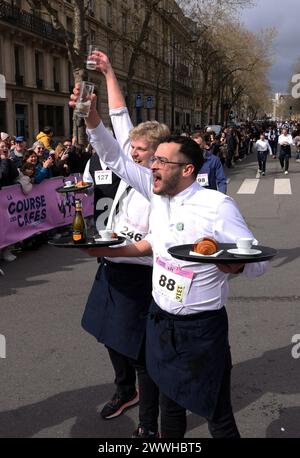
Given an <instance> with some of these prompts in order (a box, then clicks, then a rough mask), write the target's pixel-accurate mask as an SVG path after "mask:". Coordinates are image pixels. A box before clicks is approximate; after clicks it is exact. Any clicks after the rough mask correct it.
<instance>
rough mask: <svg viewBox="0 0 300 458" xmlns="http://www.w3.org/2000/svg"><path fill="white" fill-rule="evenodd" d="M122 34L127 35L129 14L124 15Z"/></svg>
mask: <svg viewBox="0 0 300 458" xmlns="http://www.w3.org/2000/svg"><path fill="white" fill-rule="evenodd" d="M122 33H123V35H126V34H127V13H125V12H123V13H122Z"/></svg>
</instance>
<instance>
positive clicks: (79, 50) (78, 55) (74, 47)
mask: <svg viewBox="0 0 300 458" xmlns="http://www.w3.org/2000/svg"><path fill="white" fill-rule="evenodd" d="M27 2H28V4H29V5H30V7H31V8H32V9H35V10H39V11H43V12H46V13H47V14H48V15H49V18H50V20H51V23H52V26H53V28H54V30H56V31H58V32H60V34H61V36H63V39H64V44H65V45H66V48H67V52H68V58H69V61H70V63H71V67H72V72H73V76H74V81H75V83H77V82H80V81H82V80H83V79H86V77H87V72H86V69H85V56H86V38H87V31H86V28H85V17H86V13H87V7H88V5H87V2H86V1H85V0H73V1H72V3H73V7H74V16H73V19H74V23H73V33H70V32H68V31H67V29H66V27H65V26H64V25H63V24H62V22H61V21H60V19H59V15H58V11H57V10H56V9H55V8H53V6H52V4H51V2H50V1H49V0H27ZM57 3H58V5H59V7H60V11H61V12H63V13H64V12H65V11H64V10H65V4H64V3H65V2H64V1H58V2H57ZM73 133H74V135H75V134H76V137H77V141H78V142H79V143H82V144H84V143H85V142H86V135H85V128H84V125H83V122H82V120H78V121H77V122H76V118H75V117H74V118H73Z"/></svg>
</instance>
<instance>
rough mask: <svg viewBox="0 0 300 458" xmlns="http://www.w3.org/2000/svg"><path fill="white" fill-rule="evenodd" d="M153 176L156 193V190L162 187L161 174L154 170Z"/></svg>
mask: <svg viewBox="0 0 300 458" xmlns="http://www.w3.org/2000/svg"><path fill="white" fill-rule="evenodd" d="M152 176H153V191H154V192H155V190H156V189H158V188H159V187H160V185H161V174H160V173H159V172H158V171H156V170H153V172H152Z"/></svg>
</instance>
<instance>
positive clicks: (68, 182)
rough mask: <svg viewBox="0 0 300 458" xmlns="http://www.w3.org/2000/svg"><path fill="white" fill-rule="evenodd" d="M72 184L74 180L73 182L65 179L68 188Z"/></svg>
mask: <svg viewBox="0 0 300 458" xmlns="http://www.w3.org/2000/svg"><path fill="white" fill-rule="evenodd" d="M72 185H73V182H72V181H65V186H66V187H67V188H69V187H70V186H72Z"/></svg>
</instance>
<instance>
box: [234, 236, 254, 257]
mask: <svg viewBox="0 0 300 458" xmlns="http://www.w3.org/2000/svg"><path fill="white" fill-rule="evenodd" d="M252 243H253V239H252V238H250V237H239V238H238V239H237V240H236V246H237V249H238V250H239V252H240V253H241V254H247V253H249V252H250V250H251V247H252Z"/></svg>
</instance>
